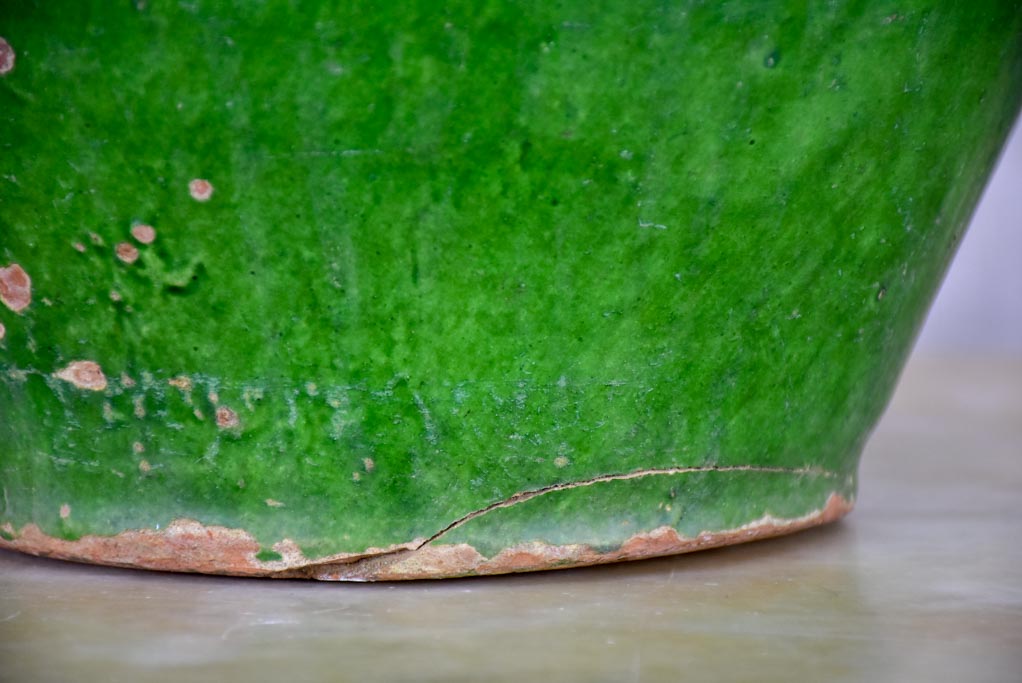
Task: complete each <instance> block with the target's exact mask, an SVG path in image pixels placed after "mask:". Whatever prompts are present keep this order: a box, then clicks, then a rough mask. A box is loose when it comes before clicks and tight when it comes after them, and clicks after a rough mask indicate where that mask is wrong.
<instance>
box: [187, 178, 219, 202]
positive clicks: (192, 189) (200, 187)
mask: <svg viewBox="0 0 1022 683" xmlns="http://www.w3.org/2000/svg"><path fill="white" fill-rule="evenodd" d="M188 194H190V195H192V199H194V200H195V201H197V202H208V201H209V198H210V197H212V196H213V184H212V183H210V182H209V181H208V180H204V179H202V178H196V179H195V180H193V181H191V182H189V183H188Z"/></svg>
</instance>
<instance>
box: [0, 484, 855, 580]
mask: <svg viewBox="0 0 1022 683" xmlns="http://www.w3.org/2000/svg"><path fill="white" fill-rule="evenodd" d="M853 505H854V503H853V501H851V500H848V499H846V498H844V497H843V496H841V495H840V494H838V493H831V494H830V496H829V497H828V498H827V502H826V504H825V505H824V506H823V507H822V508H820V509H818V510H814V511H812V512H810V513H808V514H806V515H803V516H801V517H795V518H776V517H773V516H771V515H765V516H763V517H761V518H759V519H756V520H753V521H750V522H748V523H747V524H744V525H742V526H740V527H737V528H733V529H725V530H708V531H703V532H701V533H699V534H698V535H696V536H695V537H694V538H689V537H685V536H682V535H680V534H679V533H678V532H677V531H676V530H675V529H674V528H672V527H667V526H663V527H658V528H656V529H652V530H651V531H648V532H644V533H639V534H635V535H634V536H632V537H630V538H629V539H627V540H626V541H625V542H624V543H622V544H621V545H620V546H619V547H618V548H616V549H614V550H606V551H605V550H597V549H594V548H593V547H591V546H590V545H587V544H570V545H551V544H548V543H544V542H541V541H531V542H526V543H521V544H518V545H514V546H510V547H508V548H505V549H503V550H501V551H500V552H499V553H497V554H496V555H494V556H493V557H485V556H484V555H482V554H481V553H480V552H479V551H478V550H476V548H474V547H473V546H471V545H469V544H466V543H453V544H452V543H442V542H439V538H436V537H435V538H434V539H432V540H430V541H426V540H424V539H415V540H412V541H409V542H407V543H401V544H396V545H392V546H388V547H386V548H368V549H366V550H365V551H363V552H360V553H344V554H338V555H332V556H329V557H324V558H317V559H315V560H310V559H308V558H306V557H305V556H304V555H303V554H302V552H301V550H300V549H299V548H298V546H297V545H296V544H295V543H294V542H293V541H291V540H289V539H284V540H282V541H280V542H278V543H276V544H275V545H274V546H273V550H274V551H275V552H277V553H279V554H280V555H281V559H280V560H273V561H263V560H260V559H258V558H257V554H258V553H259V552H260V545H259V542H258V541H257V540H256V539H255V538H254V537H253V536H252V535H251V534H250V533H248V532H247V531H245V530H244V529H231V528H227V527H222V526H206V525H203V524H201V523H200V522H197V521H195V520H189V519H181V520H175V521H174V522H173V523H171V524H169V525H167V526H166V527H164V528H162V529H139V530H129V531H123V532H121V533H119V534H116V535H114V536H93V535H89V536H83V537H81V538H79V539H76V540H64V539H60V538H55V537H53V536H49V535H47V534H45V533H44V532H43V531H42V530H41V529H40V528H39V527H38V526H36V525H35V524H26V525H25V526H24V527H22V528H21V529H20V530H19V531H15V529H14V528H13V527H12V526H11V525H10V524H7V525H5V526H4V527H3V531H4V532H6V534H7V535H9V536H11V539H10V540H8V539H6V538H2V537H0V548H8V549H11V550H17V551H20V552H23V553H28V554H30V555H37V556H40V557H53V558H58V559H63V560H71V561H74V562H85V563H90V564H99V565H109V566H118V567H133V568H140V569H150V570H156V571H171V572H190V573H202V574H226V575H231V576H254V577H268V578H285V579H318V580H321V581H403V580H413V579H443V578H455V577H462V576H480V575H493V574H508V573H516V572H532V571H541V570H547V569H566V568H569V567H584V566H590V565H597V564H608V563H612V562H623V561H630V560H641V559H646V558H652V557H662V556H665V555H677V554H681V553H689V552H694V551H697V550H706V549H709V548H718V547H721V546H727V545H735V544H738V543H746V542H748V541H755V540H759V539H764V538H771V537H774V536H782V535H785V534H790V533H794V532H796V531H801V530H803V529H808V528H810V527H814V526H818V525H821V524H827V523H830V522H833V521H836V520H838V519H840V518H842V517H844V516H845V515H846V514H848V513H849V512H850V511H851V510H852V507H853Z"/></svg>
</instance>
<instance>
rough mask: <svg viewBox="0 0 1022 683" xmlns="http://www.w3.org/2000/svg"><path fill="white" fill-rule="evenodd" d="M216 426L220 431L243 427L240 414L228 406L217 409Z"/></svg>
mask: <svg viewBox="0 0 1022 683" xmlns="http://www.w3.org/2000/svg"><path fill="white" fill-rule="evenodd" d="M216 426H217V427H219V428H220V429H234V428H236V427H239V426H241V420H239V419H238V414H237V413H236V412H234V411H233V410H231V409H230V408H228V407H227V406H220V407H219V408H217V409H216Z"/></svg>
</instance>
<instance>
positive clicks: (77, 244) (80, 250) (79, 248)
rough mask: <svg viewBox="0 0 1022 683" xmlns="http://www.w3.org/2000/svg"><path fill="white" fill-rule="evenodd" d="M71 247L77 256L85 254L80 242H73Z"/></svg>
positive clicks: (83, 246)
mask: <svg viewBox="0 0 1022 683" xmlns="http://www.w3.org/2000/svg"><path fill="white" fill-rule="evenodd" d="M71 247H72V248H73V249H74V250H75V251H77V252H78V253H79V254H84V253H85V245H84V244H82V243H81V242H75V243H74V244H72V245H71Z"/></svg>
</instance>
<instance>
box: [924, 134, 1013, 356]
mask: <svg viewBox="0 0 1022 683" xmlns="http://www.w3.org/2000/svg"><path fill="white" fill-rule="evenodd" d="M915 353H916V354H917V355H945V354H962V353H967V354H1012V355H1020V354H1022V118H1020V119H1019V121H1016V123H1015V128H1014V131H1013V133H1012V135H1011V137H1010V138H1009V140H1008V146H1007V148H1006V149H1005V150H1004V152H1003V153H1002V156H1001V160H1000V163H999V164H998V166H997V169H996V170H995V172H994V175H993V177H992V178H991V179H990V183H989V184H988V185H987V189H986V192H985V193H984V195H983V199H982V200H981V202H980V204H979V207H978V208H977V210H976V213H975V215H974V216H973V220H972V225H971V226H970V227H969V229H968V231H967V232H966V233H965V238H964V239H963V240H962V244H961V247H960V248H959V250H958V254H957V255H956V256H955V259H954V261H952V263H951V269H950V271H949V272H948V274H947V277H946V279H945V280H944V285H943V286H942V287H941V290H940V293H939V294H938V295H937V299H936V301H934V304H933V307H932V308H931V309H930V315H929V318H928V319H927V321H926V325H925V327H924V328H923V331H922V334H921V335H920V337H919V339H918V341H917V342H916V347H915Z"/></svg>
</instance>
